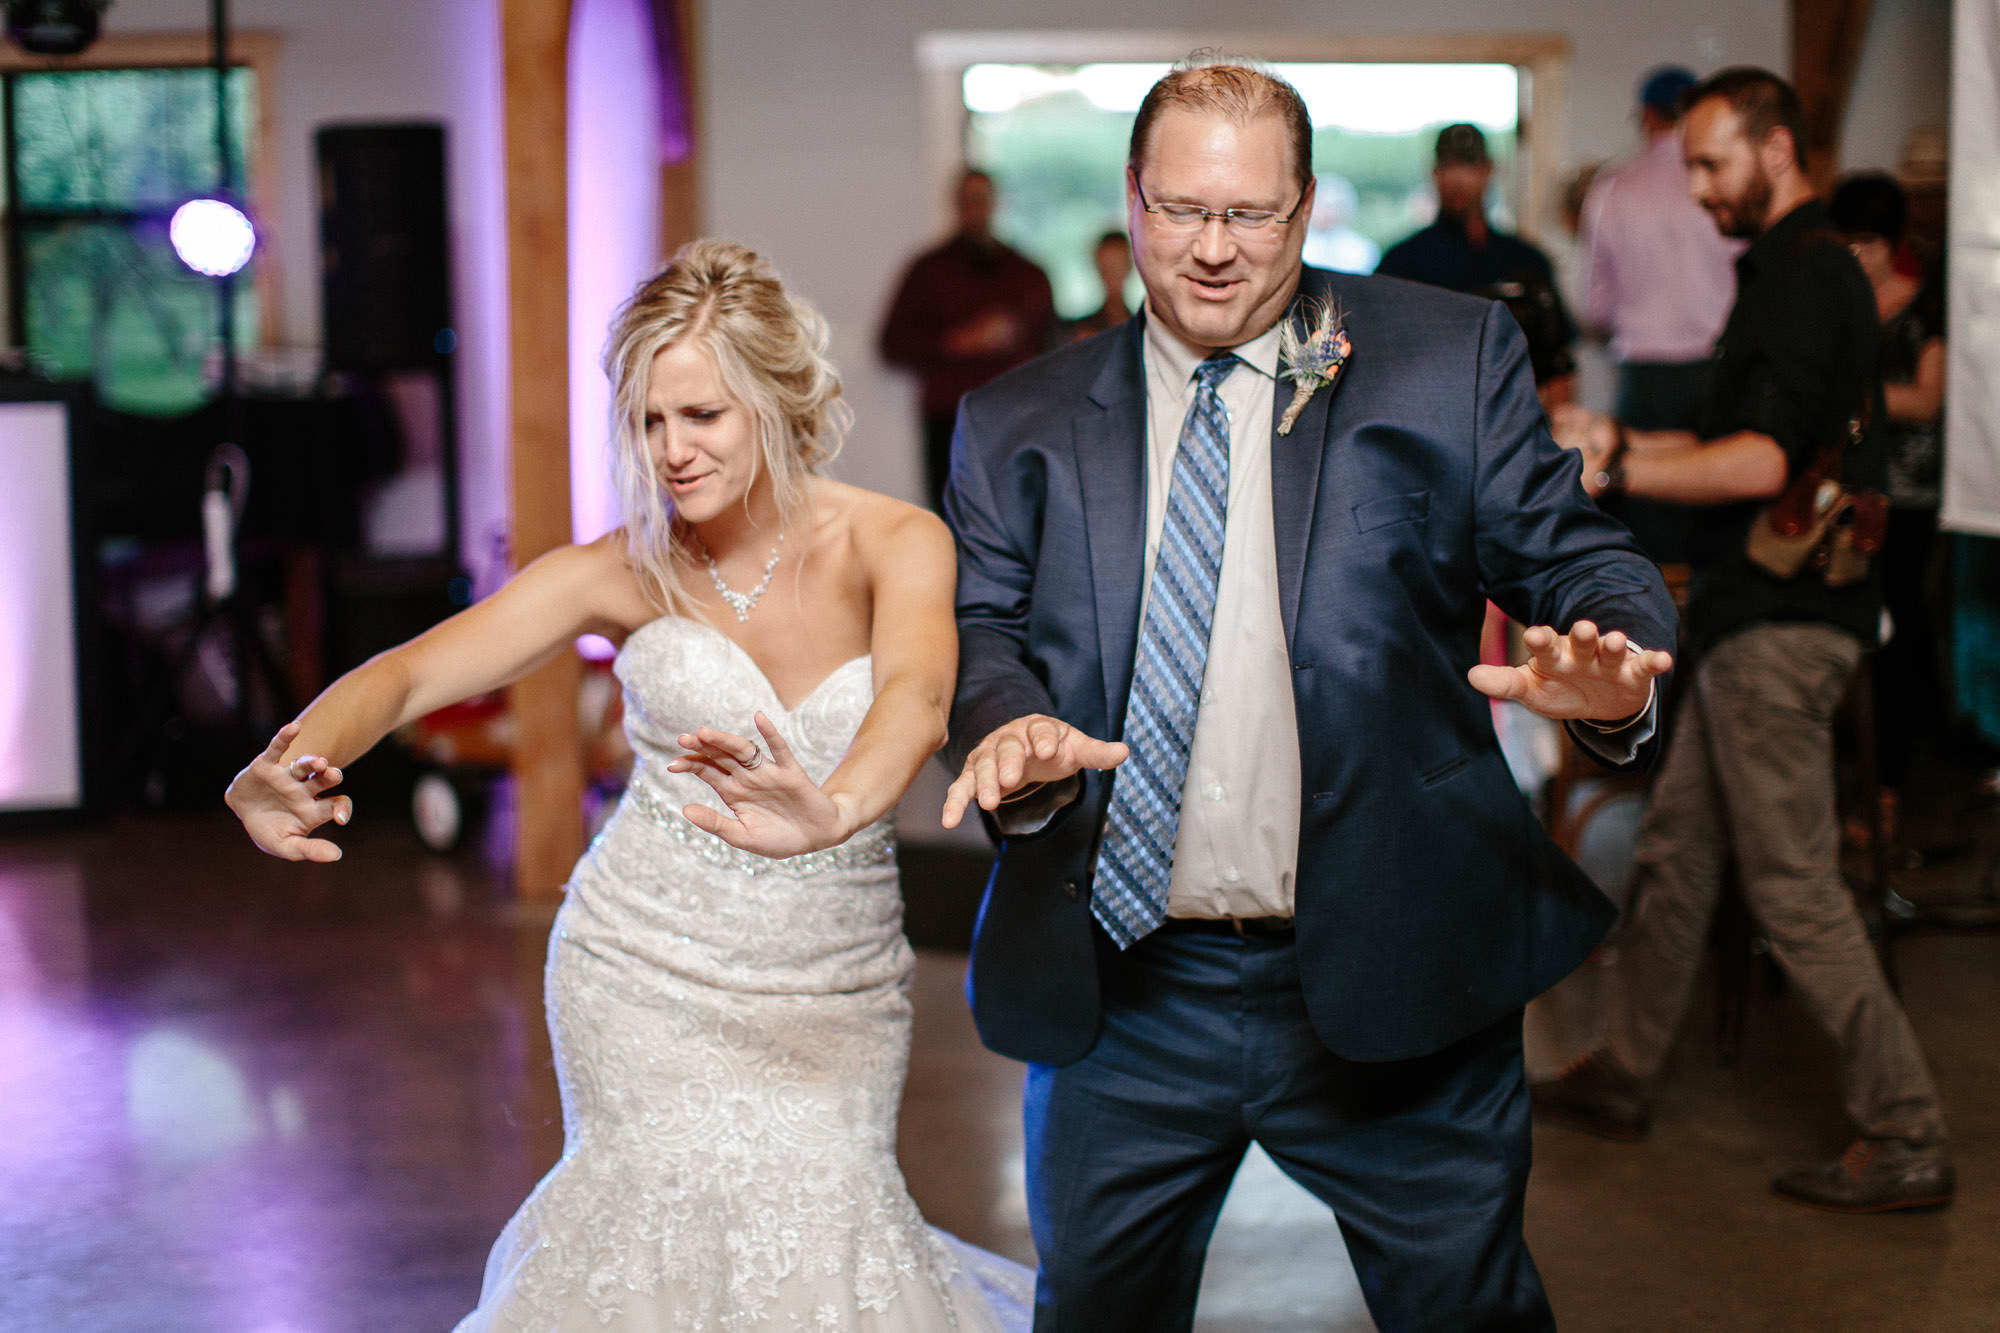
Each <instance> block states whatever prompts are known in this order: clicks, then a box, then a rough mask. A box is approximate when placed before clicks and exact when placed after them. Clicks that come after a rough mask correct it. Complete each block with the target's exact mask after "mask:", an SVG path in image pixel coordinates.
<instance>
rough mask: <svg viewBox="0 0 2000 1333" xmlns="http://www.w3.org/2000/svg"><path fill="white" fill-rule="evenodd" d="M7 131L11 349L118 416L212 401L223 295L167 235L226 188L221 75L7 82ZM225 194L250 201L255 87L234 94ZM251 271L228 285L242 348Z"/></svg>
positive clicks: (252, 337) (249, 326)
mask: <svg viewBox="0 0 2000 1333" xmlns="http://www.w3.org/2000/svg"><path fill="white" fill-rule="evenodd" d="M4 77H5V79H6V83H7V87H6V98H5V105H6V108H7V110H8V111H9V112H10V113H11V114H10V115H9V116H8V117H7V122H6V125H5V127H4V130H5V133H6V135H7V138H8V148H9V156H8V160H9V163H10V165H11V169H12V179H11V180H9V181H8V182H7V184H8V189H7V195H6V197H7V209H6V228H7V253H8V258H9V268H10V272H9V281H8V283H7V291H8V292H9V293H10V298H11V300H12V301H13V302H14V308H13V309H12V310H10V311H9V312H8V313H9V316H10V319H11V321H12V329H13V332H14V336H15V337H16V338H18V339H19V340H20V341H21V343H22V345H24V346H25V347H26V349H27V351H28V353H29V355H30V356H31V357H32V358H33V359H34V361H35V362H36V364H37V365H39V366H41V367H42V368H43V369H44V370H45V371H46V372H47V373H49V374H51V375H54V376H56V377H58V378H62V379H91V380H94V381H95V384H96V388H97V392H98V394H99V396H100V397H101V398H102V399H104V401H106V402H107V403H109V404H110V405H111V406H114V407H117V408H120V409H123V410H125V411H132V412H146V413H153V414H159V415H170V414H176V413H181V412H186V411H188V410H190V409H192V408H194V407H196V406H199V405H200V404H201V403H202V402H203V401H205V400H206V399H207V398H208V397H209V395H210V393H211V392H212V389H211V386H210V369H211V366H212V364H213V362H214V357H215V353H216V351H217V348H218V346H219V341H220V337H221V323H222V317H221V295H220V287H219V285H218V283H217V282H216V281H215V280H213V279H209V278H203V277H200V276H199V275H197V274H195V273H193V272H191V271H189V270H188V269H187V268H186V267H185V266H183V265H182V264H181V262H180V260H179V259H178V258H177V257H176V256H175V254H174V251H173V247H172V246H171V245H170V244H169V243H168V240H167V220H168V218H169V217H170V216H171V215H172V213H173V210H174V209H175V208H177V207H178V206H179V205H180V204H182V203H184V202H186V201H187V200H188V199H191V198H195V197H198V196H206V195H214V194H215V193H216V192H217V189H218V186H219V185H221V184H222V182H221V181H220V179H219V178H220V174H221V173H220V167H219V164H218V161H217V146H216V136H215V81H214V80H215V75H214V73H213V72H212V71H210V70H207V69H135V70H87V71H62V72H54V71H51V72H30V73H19V74H9V75H6V76H4ZM227 98H228V116H229V134H230V154H229V157H230V174H229V181H228V193H229V194H230V195H232V196H234V197H235V198H237V199H243V198H246V197H247V196H248V194H249V180H248V170H249V166H248V164H249V163H250V162H251V161H252V160H254V157H255V154H256V148H257V145H256V143H255V140H254V137H253V133H252V131H253V128H254V126H255V125H256V115H255V106H256V84H255V75H254V74H253V73H252V72H251V71H250V70H247V69H236V70H232V71H231V72H230V74H229V78H228V83H227ZM256 264H257V261H256V259H254V258H253V259H252V261H251V265H250V267H248V268H246V269H244V270H243V272H241V273H239V274H238V275H237V276H236V278H235V279H234V281H233V284H232V301H231V309H232V314H233V316H234V333H235V337H234V342H235V345H236V347H237V349H238V351H239V352H241V351H243V350H247V349H248V348H251V347H253V346H255V345H256V343H257V341H258V335H259V330H258V307H257V301H256V298H255V293H256V280H255V270H256Z"/></svg>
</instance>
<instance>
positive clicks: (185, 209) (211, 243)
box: [167, 199, 257, 278]
mask: <svg viewBox="0 0 2000 1333" xmlns="http://www.w3.org/2000/svg"><path fill="white" fill-rule="evenodd" d="M167 236H168V238H169V239H170V240H172V241H173V243H174V253H175V254H177V255H179V256H180V257H181V262H182V263H183V264H186V265H187V266H188V267H189V268H191V269H193V270H194V271H195V272H197V273H201V274H205V275H207V276H208V277H211V278H226V277H228V276H229V275H230V274H232V273H235V272H238V271H239V270H241V269H242V267H243V266H244V265H245V264H247V263H249V262H250V254H251V252H252V251H254V250H255V249H256V248H257V231H256V229H255V228H254V227H252V226H251V225H250V219H249V218H247V217H245V216H243V212H242V210H241V209H238V208H236V207H234V206H232V205H230V204H225V203H223V202H222V201H221V200H220V199H190V200H188V202H186V203H184V204H182V205H181V206H180V207H179V208H177V209H175V210H174V220H173V221H172V222H170V223H168V224H167Z"/></svg>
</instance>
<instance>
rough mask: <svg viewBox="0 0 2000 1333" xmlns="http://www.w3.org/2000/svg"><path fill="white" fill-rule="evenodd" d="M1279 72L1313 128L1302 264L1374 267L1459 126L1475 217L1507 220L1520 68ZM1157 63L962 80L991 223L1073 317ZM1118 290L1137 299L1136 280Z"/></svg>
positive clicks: (1001, 69) (1348, 66)
mask: <svg viewBox="0 0 2000 1333" xmlns="http://www.w3.org/2000/svg"><path fill="white" fill-rule="evenodd" d="M1275 68H1276V71H1277V73H1279V74H1281V75H1282V76H1284V77H1285V78H1286V79H1288V80H1289V81H1290V82H1291V83H1292V85H1293V86H1294V87H1296V88H1297V89H1298V90H1299V93H1300V95H1301V96H1302V97H1304V98H1305V102H1306V107H1307V110H1308V111H1309V112H1310V113H1311V115H1312V121H1313V171H1314V174H1315V175H1316V176H1317V177H1318V180H1319V189H1318V191H1317V194H1318V199H1317V203H1316V206H1315V208H1314V211H1313V215H1312V221H1311V229H1310V230H1309V232H1308V233H1307V239H1306V261H1307V262H1308V263H1313V264H1320V265H1323V266H1325V267H1328V268H1338V269H1344V270H1347V271H1349V272H1360V273H1366V272H1371V271H1373V269H1374V267H1375V263H1376V261H1377V260H1378V259H1379V258H1380V257H1381V252H1382V251H1383V250H1386V249H1387V248H1388V247H1389V246H1391V245H1393V244H1395V243H1396V242H1397V241H1399V240H1401V239H1402V238H1403V237H1405V236H1407V235H1409V234H1410V233H1411V232H1413V231H1415V230H1417V228H1419V227H1421V226H1424V225H1425V224H1426V223H1428V222H1429V221H1430V220H1431V218H1432V216H1433V215H1434V213H1435V211H1436V199H1435V196H1434V195H1433V193H1432V189H1431V175H1430V168H1431V161H1432V151H1433V146H1434V144H1435V142H1436V138H1437V132H1438V130H1439V129H1440V128H1441V127H1443V126H1445V125H1448V124H1452V123H1454V122H1458V121H1467V122H1471V123H1473V124H1476V125H1478V126H1479V127H1480V128H1481V129H1482V130H1483V131H1484V133H1485V135H1486V144H1487V151H1488V152H1489V153H1490V154H1491V156H1492V158H1493V161H1494V168H1495V170H1494V179H1493V189H1492V195H1491V197H1490V198H1489V201H1488V214H1489V216H1490V217H1492V218H1493V220H1494V221H1495V222H1496V223H1497V224H1498V225H1500V226H1503V227H1508V228H1510V229H1511V228H1512V227H1513V226H1514V225H1515V223H1514V219H1515V214H1516V211H1517V210H1516V207H1515V203H1514V200H1515V198H1516V196H1517V191H1518V188H1519V187H1518V181H1519V173H1518V172H1517V171H1516V170H1515V166H1516V159H1517V153H1516V146H1517V144H1516V140H1517V128H1518V126H1519V124H1520V121H1521V119H1522V117H1521V103H1522V93H1523V87H1522V84H1523V79H1522V72H1521V71H1520V70H1519V69H1517V68H1516V67H1515V66H1514V65H1512V64H1500V63H1449V64H1441V63H1431V64H1415V63H1387V62H1367V63H1331V62H1314V63H1289V64H1283V63H1281V64H1278V65H1277V66H1276V67H1275ZM1167 69H1168V66H1167V65H1166V64H1164V63H1145V62H1136V61H1134V62H1105V63H1096V64H1082V65H1047V64H1034V65H1030V64H1001V63H981V64H974V65H971V66H969V67H967V68H966V69H965V71H964V74H963V76H962V88H963V98H964V105H965V160H966V162H967V163H968V164H970V165H972V166H976V167H980V168H983V169H984V170H986V171H988V172H990V173H992V175H993V178H994V181H995V182H996V184H998V186H999V188H1000V200H1001V204H1000V213H999V215H998V217H997V218H996V219H995V224H994V225H995V230H996V231H997V232H998V233H999V234H1000V236H1001V237H1002V238H1003V239H1005V240H1006V241H1007V242H1008V243H1009V244H1011V245H1013V246H1015V247H1016V248H1017V249H1019V250H1021V251H1022V252H1023V253H1025V254H1027V255H1028V256H1029V257H1030V258H1032V259H1033V260H1035V262H1036V263H1038V264H1040V265H1041V266H1042V268H1043V270H1044V271H1045V272H1046V273H1047V274H1048V275H1049V280H1050V283H1051V284H1052V285H1053V287H1054V288H1055V298H1056V308H1057V310H1058V311H1059V312H1060V313H1062V314H1063V315H1065V316H1067V317H1069V318H1077V317H1079V316H1082V315H1084V314H1087V313H1089V312H1090V311H1092V310H1095V309H1096V308H1097V305H1098V303H1099V302H1100V301H1101V300H1102V299H1103V295H1102V292H1101V291H1100V289H1099V279H1098V277H1097V274H1096V271H1095V269H1094V268H1093V266H1092V264H1091V251H1092V248H1093V246H1094V245H1095V243H1096V241H1097V238H1098V236H1099V235H1101V234H1102V233H1103V232H1105V231H1106V230H1108V229H1119V230H1122V229H1123V227H1124V224H1125V194H1124V179H1125V176H1124V173H1125V154H1126V147H1127V143H1128V141H1129V139H1130V138H1131V133H1132V119H1133V116H1134V115H1135V114H1136V112H1137V111H1138V107H1139V101H1140V99H1141V98H1143V97H1144V96H1145V93H1146V90H1147V89H1148V88H1150V87H1151V86H1152V85H1153V83H1154V82H1155V81H1156V80H1158V79H1159V77H1160V76H1161V75H1163V74H1165V73H1166V72H1167ZM1133 283H1134V286H1133V290H1132V291H1131V292H1129V293H1128V296H1129V297H1131V298H1132V299H1134V300H1136V298H1137V295H1138V292H1137V279H1136V278H1135V279H1134V280H1133Z"/></svg>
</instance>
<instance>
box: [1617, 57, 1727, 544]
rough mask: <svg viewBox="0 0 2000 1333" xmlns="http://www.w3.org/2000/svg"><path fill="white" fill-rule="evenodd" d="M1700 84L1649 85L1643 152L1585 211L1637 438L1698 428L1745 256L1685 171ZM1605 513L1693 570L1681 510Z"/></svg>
mask: <svg viewBox="0 0 2000 1333" xmlns="http://www.w3.org/2000/svg"><path fill="white" fill-rule="evenodd" d="M1694 84H1695V76H1694V75H1693V74H1692V73H1691V72H1690V71H1688V70H1685V69H1681V68H1679V67H1677V66H1672V65H1663V66H1661V67H1659V68H1658V69H1655V70H1653V71H1651V72H1650V73H1649V74H1647V76H1646V77H1645V79H1644V80H1643V81H1642V82H1641V83H1640V85H1639V127H1640V131H1641V133H1642V134H1643V135H1644V137H1645V144H1646V146H1645V147H1644V148H1643V149H1642V150H1640V152H1639V153H1638V154H1636V155H1635V156H1633V157H1630V158H1627V159H1625V160H1623V161H1621V162H1618V163H1616V164H1615V165H1613V166H1610V167H1607V168H1606V169H1605V170H1603V171H1602V172H1600V173H1598V176H1597V179H1596V180H1595V181H1594V182H1593V183H1592V184H1591V187H1590V193H1589V194H1588V195H1586V196H1585V198H1584V203H1583V232H1582V242H1583V248H1584V257H1585V264H1586V272H1587V275H1588V277H1587V282H1588V290H1587V292H1586V294H1585V300H1584V313H1585V318H1586V320H1587V321H1588V323H1589V324H1590V325H1591V327H1592V328H1593V329H1595V330H1596V331H1598V332H1601V333H1603V334H1605V335H1606V336H1608V337H1609V339H1610V341H1611V354H1612V356H1613V357H1615V358H1616V359H1617V361H1618V404H1617V407H1616V408H1615V409H1614V415H1615V416H1616V417H1617V418H1618V419H1619V420H1620V421H1623V422H1625V423H1626V424H1627V425H1628V426H1630V427H1632V428H1633V429H1636V430H1688V429H1692V428H1693V426H1694V413H1695V411H1696V409H1697V408H1699V407H1700V405H1701V403H1702V401H1703V400H1704V398H1705V397H1706V396H1707V392H1708V374H1709V353H1710V351H1711V349H1712V348H1713V347H1714V346H1715V339H1716V337H1717V335H1718V334H1720V333H1721V332H1722V324H1723V321H1724V320H1725V319H1727V318H1728V316H1729V307H1730V304H1731V303H1732V302H1733V301H1734V300H1735V299H1736V271H1735V268H1734V263H1735V259H1736V255H1737V253H1738V252H1739V251H1741V249H1742V246H1741V245H1740V244H1739V243H1738V242H1735V241H1732V240H1728V239H1726V238H1724V237H1723V236H1721V235H1720V234H1719V233H1718V232H1717V231H1716V228H1715V223H1714V222H1713V221H1711V220H1710V219H1709V216H1708V214H1707V213H1705V212H1703V211H1702V209H1701V207H1700V205H1698V204H1696V203H1695V202H1694V201H1693V200H1692V199H1691V198H1689V197H1688V178H1687V168H1686V167H1685V166H1683V165H1682V163H1681V144H1680V108H1679V101H1680V97H1681V94H1682V93H1684V92H1686V91H1687V90H1688V89H1689V88H1691V87H1693V86H1694ZM1606 507H1607V508H1611V509H1613V510H1614V511H1615V512H1616V514H1617V517H1619V518H1620V519H1622V520H1623V521H1624V522H1625V524H1626V526H1627V527H1629V528H1631V529H1632V533H1633V535H1634V536H1635V537H1637V538H1638V539H1639V544H1640V545H1641V546H1642V547H1644V548H1645V550H1646V553H1647V554H1648V555H1650V556H1652V557H1653V558H1654V559H1655V560H1658V561H1662V562H1681V561H1685V560H1686V559H1687V558H1688V551H1687V538H1688V531H1689V524H1690V522H1691V520H1690V519H1689V517H1688V515H1687V511H1686V510H1685V509H1684V508H1683V507H1682V506H1679V505H1670V504H1665V503H1662V502H1660V501H1649V500H1637V499H1633V498H1632V497H1630V496H1616V497H1606Z"/></svg>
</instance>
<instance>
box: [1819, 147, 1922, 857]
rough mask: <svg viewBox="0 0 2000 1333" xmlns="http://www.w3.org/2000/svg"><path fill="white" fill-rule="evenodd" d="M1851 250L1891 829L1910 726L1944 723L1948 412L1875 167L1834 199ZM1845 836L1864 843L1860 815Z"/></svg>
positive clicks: (1886, 185)
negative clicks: (1874, 378) (1876, 544)
mask: <svg viewBox="0 0 2000 1333" xmlns="http://www.w3.org/2000/svg"><path fill="white" fill-rule="evenodd" d="M1829 212H1831V214H1832V215H1833V222H1834V225H1835V226H1836V227H1838V228H1839V229H1840V232H1841V234H1842V235H1843V236H1844V237H1845V238H1846V240H1847V245H1848V249H1850V250H1852V251H1853V252H1854V257H1855V259H1856V260H1858V261H1859V262H1860V264H1861V271H1862V272H1863V273H1865V274H1867V275H1868V282H1869V285H1871V286H1872V287H1873V288H1874V289H1875V308H1876V312H1877V313H1878V315H1879V316H1880V317H1881V320H1882V345H1881V360H1880V365H1881V373H1882V396H1883V401H1884V404H1885V406H1886V407H1887V417H1888V419H1887V421H1886V422H1884V423H1883V424H1884V427H1885V429H1884V431H1883V434H1884V438H1885V440H1886V441H1887V445H1888V491H1889V503H1890V513H1889V531H1888V536H1887V539H1886V541H1885V542H1884V545H1883V549H1882V576H1883V601H1884V603H1885V605H1886V607H1887V609H1888V612H1889V617H1890V620H1891V622H1892V624H1893V625H1894V630H1893V633H1892V636H1891V638H1890V640H1889V642H1888V643H1887V644H1885V645H1884V646H1883V648H1882V651H1881V653H1880V654H1879V655H1878V656H1877V657H1876V659H1875V700H1876V711H1875V719H1876V760H1877V771H1878V773H1879V776H1880V778H1881V784H1882V828H1883V832H1884V835H1885V836H1891V837H1893V836H1894V834H1895V825H1896V813H1897V791H1898V789H1899V788H1900V787H1901V786H1902V782H1903V778H1904V776H1905V774H1906V773H1907V772H1908V771H1909V765H1910V750H1911V741H1912V736H1913V733H1915V732H1917V731H1919V730H1923V729H1930V730H1932V731H1933V733H1934V732H1935V729H1936V727H1937V725H1938V724H1939V723H1940V722H1942V721H1943V718H1942V716H1941V709H1940V708H1939V706H1938V704H1937V703H1936V701H1937V700H1938V699H1940V698H1942V696H1943V685H1942V680H1943V676H1942V673H1941V672H1940V671H1939V669H1938V664H1939V661H1940V655H1939V651H1938V632H1937V627H1938V625H1939V623H1940V618H1939V617H1938V616H1937V615H1936V614H1935V612H1934V610H1933V608H1934V605H1935V603H1934V601H1933V599H1932V596H1931V586H1932V583H1933V580H1932V577H1931V566H1932V557H1933V553H1934V551H1935V549H1936V546H1937V531H1938V502H1939V479H1940V475H1941V472H1942V467H1941V464H1942V430H1941V426H1942V424H1943V417H1944V298H1943V294H1942V291H1941V289H1940V287H1939V286H1938V285H1937V284H1936V283H1926V282H1925V281H1923V280H1922V278H1921V276H1920V275H1918V274H1917V273H1916V272H1915V271H1914V269H1915V266H1914V265H1913V264H1909V263H1906V262H1904V255H1903V253H1902V240H1903V223H1904V218H1905V216H1906V213H1907V204H1906V201H1905V198H1904V195H1903V188H1902V186H1900V185H1898V184H1897V183H1896V181H1895V179H1894V178H1893V177H1890V176H1887V175H1883V174H1882V173H1880V172H1868V173H1863V174H1860V175H1855V176H1850V177H1848V178H1847V179H1846V180H1844V181H1842V182H1841V183H1840V186H1839V188H1838V189H1836V190H1835V191H1834V194H1833V201H1832V204H1831V205H1830V207H1829ZM1848 833H1849V840H1850V841H1852V842H1856V843H1865V842H1866V840H1867V837H1868V830H1867V826H1866V821H1865V820H1860V821H1852V822H1850V825H1849V829H1848Z"/></svg>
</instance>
